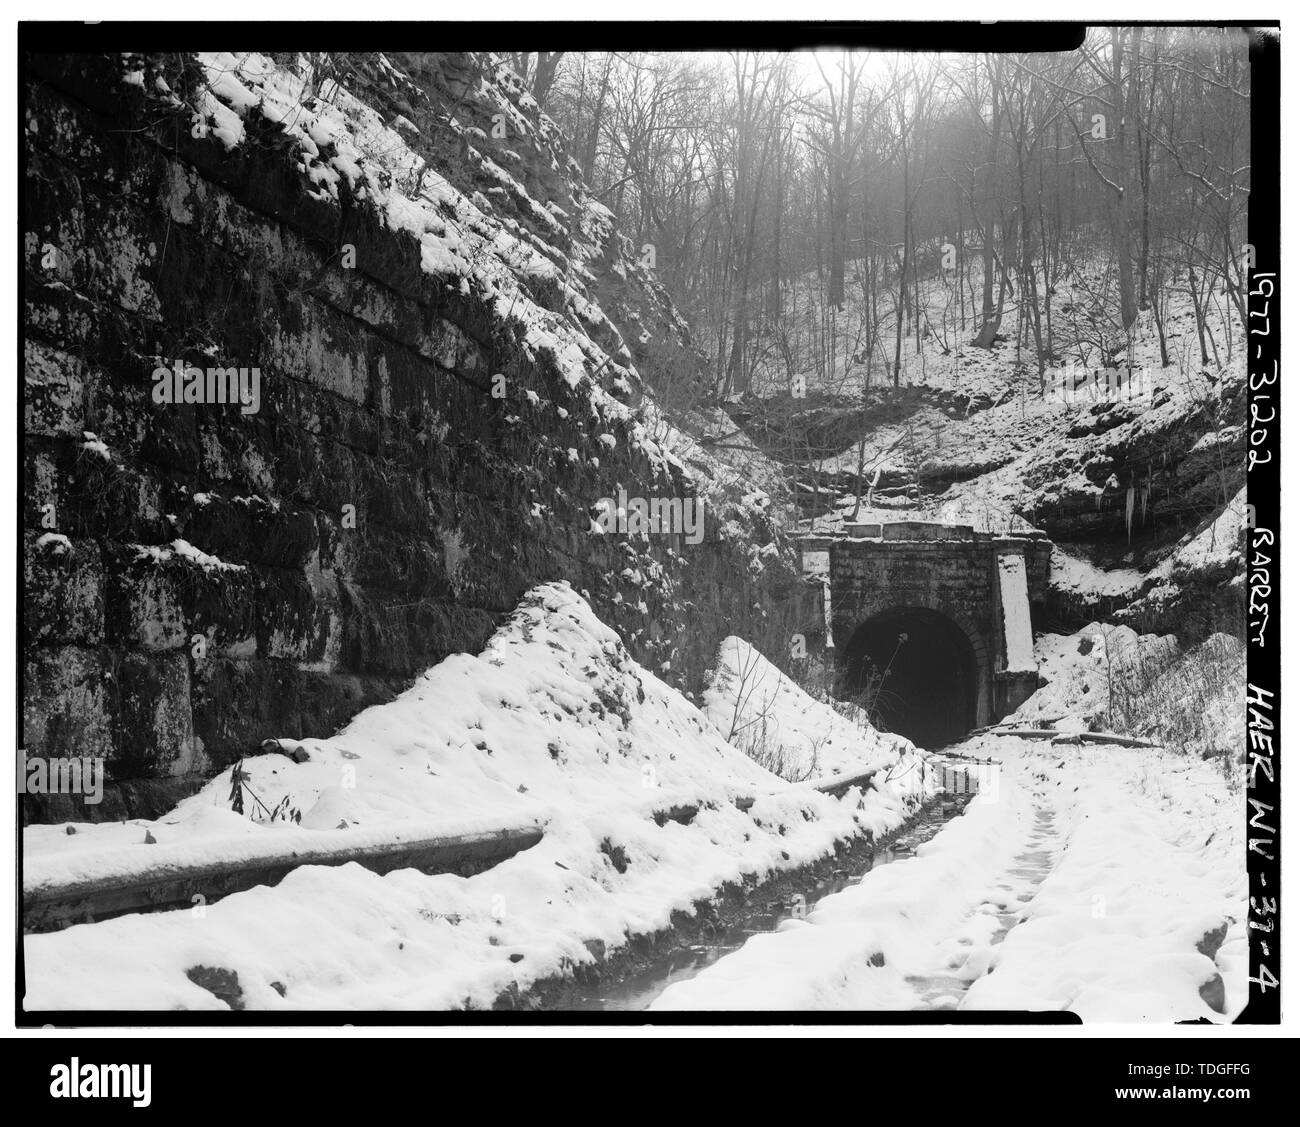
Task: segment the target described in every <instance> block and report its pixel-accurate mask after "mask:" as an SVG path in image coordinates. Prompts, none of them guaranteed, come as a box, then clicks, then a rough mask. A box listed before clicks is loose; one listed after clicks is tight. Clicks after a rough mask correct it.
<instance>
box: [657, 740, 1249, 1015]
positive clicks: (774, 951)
mask: <svg viewBox="0 0 1300 1127" xmlns="http://www.w3.org/2000/svg"><path fill="white" fill-rule="evenodd" d="M1008 743H1014V745H1015V746H1014V747H1012V748H1008V747H1007V746H1006V745H1007V744H1008ZM961 750H963V751H965V752H967V753H968V754H970V755H979V756H986V755H989V754H999V753H1000V754H1002V755H1003V756H1004V757H1005V758H1004V762H1003V764H1002V766H1001V769H1000V771H999V773H998V778H997V785H996V787H995V788H994V791H993V793H990V794H988V795H981V798H980V799H979V800H977V801H976V802H973V803H972V804H971V805H970V806H969V807H968V808H967V811H966V813H965V814H964V815H963V816H962V817H960V818H958V819H956V820H955V821H953V822H952V823H950V824H949V825H948V826H947V827H945V828H944V829H943V831H941V832H940V833H939V834H938V835H937V836H936V837H935V839H934V840H933V841H932V842H930V843H929V844H928V845H927V846H924V847H923V848H922V849H921V850H919V851H918V854H917V856H916V857H915V858H914V859H911V860H908V861H904V862H900V863H898V864H894V865H890V866H888V867H887V868H885V869H883V870H880V871H878V872H873V873H870V874H868V875H867V876H866V877H864V878H863V880H862V881H861V882H860V883H859V884H858V885H856V886H854V887H853V888H850V889H846V890H845V891H844V892H841V893H839V894H837V895H835V896H831V897H828V898H827V899H826V900H824V901H823V902H822V903H821V904H820V905H819V906H818V908H817V909H816V910H815V911H814V912H813V913H811V914H810V915H809V917H808V919H807V920H806V921H791V922H790V923H789V924H788V925H785V926H783V927H782V928H781V929H780V930H778V932H776V933H774V934H771V935H767V936H759V937H756V938H755V939H752V940H750V941H749V942H748V943H746V944H745V946H744V947H742V948H741V949H740V950H739V951H737V952H735V953H734V954H732V955H729V956H727V957H726V958H723V959H721V960H720V961H719V962H717V963H716V964H714V965H713V966H711V967H709V968H707V969H706V970H705V971H703V972H702V973H701V974H700V975H698V976H697V977H696V978H695V979H693V980H692V981H690V982H684V983H679V984H676V985H674V986H672V987H670V988H669V989H668V990H666V991H665V992H664V994H663V995H661V996H660V998H659V999H658V1000H657V1001H656V1002H655V1004H654V1006H653V1007H652V1008H653V1009H664V1010H674V1009H683V1010H684V1009H754V1008H772V1009H812V1008H838V1009H864V1010H865V1009H917V1008H920V1009H941V1010H942V1009H962V1010H987V1009H999V1010H1035V1011H1043V1010H1069V1011H1071V1012H1073V1013H1077V1014H1078V1015H1079V1016H1080V1017H1082V1018H1083V1019H1084V1020H1085V1021H1183V1020H1195V1019H1197V1018H1206V1019H1209V1020H1211V1021H1223V1020H1225V1019H1230V1018H1231V1017H1232V1016H1233V1014H1234V1013H1235V1012H1236V1011H1237V1009H1239V1007H1240V1004H1241V1000H1242V998H1243V997H1244V995H1243V989H1244V977H1245V970H1244V963H1243V957H1244V951H1245V933H1244V924H1243V922H1242V921H1243V920H1244V917H1245V911H1244V909H1245V905H1244V897H1245V883H1244V870H1243V867H1242V861H1241V858H1242V856H1243V855H1244V850H1243V849H1242V848H1241V843H1239V842H1237V841H1236V840H1235V837H1236V835H1239V834H1240V827H1241V818H1240V809H1239V801H1240V799H1239V796H1235V795H1234V792H1232V790H1231V789H1230V788H1228V787H1227V786H1226V785H1225V784H1224V782H1223V780H1222V778H1221V777H1216V775H1215V773H1214V770H1213V769H1212V768H1210V767H1207V766H1206V765H1205V764H1203V763H1201V762H1200V761H1199V760H1193V759H1189V758H1188V757H1185V756H1175V755H1166V754H1164V753H1153V752H1150V751H1144V752H1143V754H1141V755H1136V754H1134V753H1133V752H1132V751H1131V750H1127V749H1115V748H1102V749H1098V748H1087V749H1080V748H1068V749H1062V748H1058V747H1053V746H1052V745H1051V744H1050V742H1049V741H1047V740H1042V741H1006V740H1000V741H999V740H996V739H994V738H992V737H982V738H976V739H973V740H971V741H968V742H967V743H966V744H965V745H963V746H962V749H961Z"/></svg>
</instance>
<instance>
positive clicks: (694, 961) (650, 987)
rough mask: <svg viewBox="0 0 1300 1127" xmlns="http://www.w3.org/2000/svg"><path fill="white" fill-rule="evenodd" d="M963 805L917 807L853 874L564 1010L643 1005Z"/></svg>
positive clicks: (898, 856) (901, 854)
mask: <svg viewBox="0 0 1300 1127" xmlns="http://www.w3.org/2000/svg"><path fill="white" fill-rule="evenodd" d="M963 808H964V803H961V802H955V801H954V802H949V801H945V802H942V803H938V804H936V805H934V806H932V807H930V808H929V809H928V810H926V811H925V812H923V813H922V814H921V815H920V817H918V818H917V820H916V821H915V822H913V823H912V825H911V826H909V827H908V828H907V829H906V830H905V831H903V833H902V834H900V835H899V836H898V837H897V838H895V839H894V841H893V842H891V843H890V844H889V845H886V846H882V847H881V848H880V849H879V850H877V851H876V852H875V853H874V854H872V856H871V859H870V860H869V862H868V863H867V866H866V868H864V869H862V870H861V871H859V872H856V873H844V874H841V875H838V876H834V877H831V878H827V879H825V880H820V881H814V882H810V883H809V885H808V886H807V887H806V888H805V889H804V890H803V892H802V897H803V900H802V902H796V901H795V900H794V899H793V898H791V899H790V900H786V901H773V902H772V903H770V904H768V905H767V906H766V910H762V911H759V912H757V913H749V914H747V915H746V917H745V919H744V921H743V922H742V923H739V924H737V925H734V926H732V927H726V928H722V929H720V930H719V931H718V932H717V933H716V934H715V935H713V936H712V937H710V938H709V939H707V940H700V941H698V942H693V943H690V944H688V945H683V946H681V947H675V948H673V949H672V950H670V951H667V952H665V953H664V955H662V956H661V957H659V958H656V959H655V960H654V961H652V962H651V963H650V965H648V966H646V967H644V968H642V969H639V970H638V971H637V972H636V973H634V974H630V975H626V976H624V977H623V978H621V979H619V980H617V981H612V982H598V983H594V984H593V985H592V986H591V988H590V989H589V990H584V989H581V988H579V989H575V991H574V992H573V993H572V994H570V995H569V996H568V997H567V998H566V1000H565V1003H564V1008H565V1009H566V1010H569V1009H572V1010H644V1009H647V1008H648V1007H649V1006H650V1003H651V1002H653V1001H654V1000H655V999H656V998H657V997H659V995H660V994H662V993H663V992H664V991H665V990H666V989H668V987H669V986H671V985H672V984H673V983H674V982H681V981H683V980H685V979H690V978H694V977H695V976H696V975H697V974H699V973H700V971H702V970H704V968H705V967H707V966H710V965H711V964H713V963H716V962H717V961H718V960H719V959H721V958H722V957H723V956H724V955H729V954H731V952H733V951H736V950H739V949H740V947H742V946H743V945H744V943H745V942H746V940H748V939H750V938H751V937H752V936H755V935H761V934H764V933H766V932H769V931H775V930H776V929H777V928H778V927H779V926H780V925H781V923H782V922H783V921H785V920H788V919H792V918H794V917H795V916H796V915H802V914H805V913H806V912H807V911H808V910H810V909H811V908H812V907H813V906H814V905H815V904H816V903H817V902H818V901H819V900H822V899H824V898H825V897H827V896H830V895H832V894H834V893H836V892H840V891H842V890H843V889H845V888H848V887H849V886H850V885H854V884H857V883H858V882H859V881H860V880H861V879H862V878H863V877H864V876H866V874H867V873H869V872H870V871H871V870H872V869H874V868H877V867H878V866H880V865H888V864H890V863H891V862H893V861H901V860H903V859H905V858H907V857H911V856H913V855H914V854H915V853H916V850H917V848H918V847H919V846H921V845H923V844H924V843H925V842H927V841H929V840H930V839H931V838H932V837H934V835H935V834H937V833H938V832H939V831H940V830H941V829H942V828H943V827H944V826H945V825H946V824H947V823H948V821H950V820H951V819H952V818H953V817H955V816H956V815H957V814H958V813H959V812H960V811H961V810H962V809H963Z"/></svg>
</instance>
